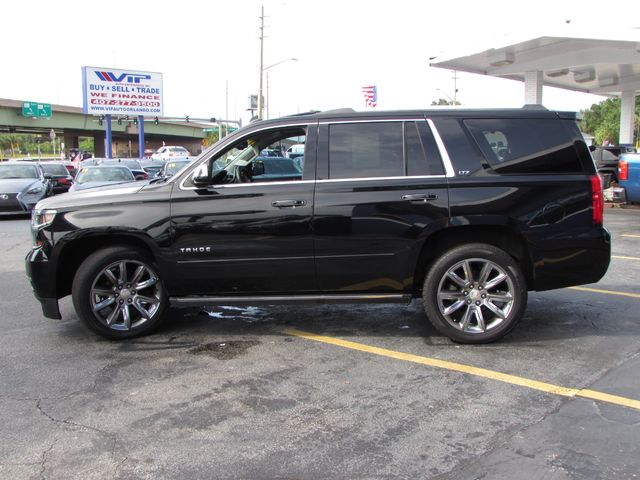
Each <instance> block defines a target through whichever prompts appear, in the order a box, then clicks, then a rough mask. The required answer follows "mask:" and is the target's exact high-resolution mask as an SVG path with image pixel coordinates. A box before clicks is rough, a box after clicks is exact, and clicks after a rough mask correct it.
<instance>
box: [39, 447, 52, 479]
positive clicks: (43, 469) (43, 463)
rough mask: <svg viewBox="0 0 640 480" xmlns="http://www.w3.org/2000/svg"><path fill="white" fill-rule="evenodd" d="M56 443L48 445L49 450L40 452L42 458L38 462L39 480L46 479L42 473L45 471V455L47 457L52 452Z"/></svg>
mask: <svg viewBox="0 0 640 480" xmlns="http://www.w3.org/2000/svg"><path fill="white" fill-rule="evenodd" d="M55 444H56V442H53V443H52V444H51V445H49V448H47V449H46V450H45V451H43V452H42V457H41V460H40V478H41V480H44V479H45V478H46V477H45V476H44V472H45V471H46V469H47V455H49V453H50V452H51V450H53V447H54V446H55Z"/></svg>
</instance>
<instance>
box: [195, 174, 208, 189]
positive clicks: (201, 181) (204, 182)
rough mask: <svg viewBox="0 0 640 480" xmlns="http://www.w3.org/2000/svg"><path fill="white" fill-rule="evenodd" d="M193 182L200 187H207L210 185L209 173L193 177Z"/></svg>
mask: <svg viewBox="0 0 640 480" xmlns="http://www.w3.org/2000/svg"><path fill="white" fill-rule="evenodd" d="M191 183H193V185H194V186H195V187H198V188H206V187H208V186H209V176H208V175H198V176H194V177H192V178H191Z"/></svg>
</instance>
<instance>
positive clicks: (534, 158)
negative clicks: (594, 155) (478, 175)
mask: <svg viewBox="0 0 640 480" xmlns="http://www.w3.org/2000/svg"><path fill="white" fill-rule="evenodd" d="M464 124H465V126H466V127H467V128H468V129H469V132H471V135H472V136H473V138H474V139H475V141H476V143H477V144H478V147H480V150H481V151H482V153H483V155H484V157H485V158H486V159H487V161H488V162H489V164H490V165H491V167H492V168H493V169H494V170H495V171H496V172H498V173H513V174H518V173H582V171H583V169H582V165H581V163H580V158H579V157H578V153H577V151H576V149H575V146H574V142H573V139H572V138H571V137H570V135H569V134H568V132H567V131H566V130H565V128H564V126H563V124H562V122H560V121H557V120H540V119H477V120H476V119H468V120H465V121H464Z"/></svg>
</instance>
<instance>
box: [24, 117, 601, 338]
mask: <svg viewBox="0 0 640 480" xmlns="http://www.w3.org/2000/svg"><path fill="white" fill-rule="evenodd" d="M299 144H304V145H305V148H304V156H302V157H298V158H295V159H291V160H294V161H295V170H296V171H297V173H296V174H295V175H294V174H292V173H291V172H292V171H293V170H292V169H289V170H287V171H286V172H284V173H283V174H281V175H280V174H277V172H276V173H274V174H272V175H266V174H265V162H266V159H265V157H262V156H260V152H261V151H263V150H264V149H273V150H275V151H278V152H286V150H287V148H289V147H291V146H292V145H299ZM282 158H283V159H284V158H285V157H282ZM281 163H284V162H281ZM290 163H291V162H290ZM292 168H293V167H292ZM602 207H603V204H602V195H601V185H600V180H599V178H598V176H597V175H596V170H595V167H594V163H593V160H592V158H591V156H590V153H589V150H588V148H587V146H586V144H585V143H584V141H583V138H582V135H581V133H580V130H579V129H578V126H577V123H576V116H575V114H572V113H561V112H551V111H547V110H544V109H542V110H536V109H526V108H525V109H512V110H477V111H476V110H428V111H424V110H421V111H393V112H366V113H356V112H353V111H334V112H324V113H319V112H314V113H309V114H302V115H295V116H290V117H284V118H280V119H277V120H268V121H260V122H255V123H252V124H250V125H249V126H247V127H245V128H243V129H241V130H238V131H237V132H235V133H234V134H232V135H230V136H228V137H225V138H224V139H223V140H222V141H220V142H218V143H217V144H215V145H214V146H213V147H211V148H210V149H209V150H207V151H206V152H205V153H203V154H202V155H200V157H198V158H197V159H196V160H194V161H193V163H192V164H191V165H189V166H188V167H186V168H185V169H183V170H181V171H180V172H178V173H177V174H176V175H175V176H173V177H171V178H170V179H162V180H154V181H151V182H145V183H140V182H138V183H130V184H125V185H122V186H120V188H100V189H94V190H92V191H86V192H78V193H73V194H66V195H62V196H60V197H55V198H52V199H47V200H44V201H42V202H40V203H39V204H38V206H37V210H36V211H35V212H34V213H33V219H32V229H33V236H34V240H35V246H34V247H33V249H32V250H31V251H30V253H29V254H28V256H27V259H26V266H27V274H28V276H29V277H30V279H31V284H32V286H33V289H34V292H35V295H36V297H37V298H38V300H40V302H41V303H42V308H43V312H44V315H45V316H47V317H51V318H60V313H59V310H58V299H59V298H61V297H64V296H66V295H69V294H71V295H72V296H73V302H74V305H75V308H76V311H77V313H78V316H79V317H80V318H81V319H82V320H84V321H85V322H86V323H87V324H88V325H89V326H90V327H91V328H92V329H93V330H95V331H96V332H98V333H99V334H101V335H103V336H105V337H109V338H127V337H133V336H136V335H141V334H144V333H147V332H149V331H151V330H152V329H154V328H156V327H157V326H158V324H159V323H160V322H161V320H162V318H163V313H164V311H165V309H166V308H167V307H168V306H169V305H171V306H174V307H185V306H203V305H232V304H242V305H246V304H257V303H262V304H274V303H291V302H304V303H339V302H342V303H357V302H367V303H375V302H388V303H394V302H403V303H408V302H410V301H411V300H412V299H415V298H422V300H423V303H424V308H425V310H426V314H427V317H428V318H429V320H430V321H431V323H432V324H433V325H434V327H435V328H436V329H437V330H438V331H440V332H441V333H443V334H444V335H447V336H449V337H450V338H452V339H454V340H455V341H458V342H465V343H483V342H489V341H493V340H496V339H498V338H500V337H502V336H504V335H505V334H506V333H507V332H509V331H510V330H511V329H512V328H513V327H514V326H515V325H516V323H517V322H518V320H519V319H520V318H521V317H522V316H523V313H524V311H525V307H526V302H527V291H528V290H548V289H553V288H560V287H567V286H570V285H579V284H585V283H592V282H597V281H598V280H599V279H600V278H601V277H602V276H603V275H604V273H605V271H606V270H607V267H608V265H609V259H610V236H609V233H608V232H607V230H606V229H605V228H603V226H602V215H603V208H602Z"/></svg>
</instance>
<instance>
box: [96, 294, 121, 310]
mask: <svg viewBox="0 0 640 480" xmlns="http://www.w3.org/2000/svg"><path fill="white" fill-rule="evenodd" d="M115 301H116V299H115V297H113V296H111V297H108V298H105V299H104V300H102V301H101V302H98V303H96V304H95V305H94V306H93V311H94V312H99V311H100V310H103V309H105V308H106V307H108V306H110V305H113V304H114V303H115Z"/></svg>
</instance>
